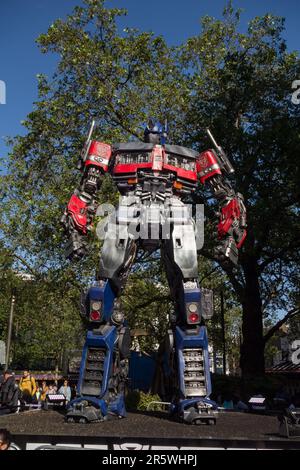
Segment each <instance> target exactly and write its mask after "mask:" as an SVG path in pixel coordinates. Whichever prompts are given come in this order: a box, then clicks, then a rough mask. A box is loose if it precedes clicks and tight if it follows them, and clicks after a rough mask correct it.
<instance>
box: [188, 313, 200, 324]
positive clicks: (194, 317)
mask: <svg viewBox="0 0 300 470" xmlns="http://www.w3.org/2000/svg"><path fill="white" fill-rule="evenodd" d="M199 320H200V317H199V315H198V313H190V314H189V322H190V323H198V322H199Z"/></svg>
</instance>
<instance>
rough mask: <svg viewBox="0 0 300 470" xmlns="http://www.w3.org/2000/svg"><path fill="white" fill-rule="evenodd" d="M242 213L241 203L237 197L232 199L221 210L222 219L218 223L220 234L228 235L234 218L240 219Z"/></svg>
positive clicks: (221, 236)
mask: <svg viewBox="0 0 300 470" xmlns="http://www.w3.org/2000/svg"><path fill="white" fill-rule="evenodd" d="M240 215H241V211H240V207H239V203H238V201H237V199H231V201H230V202H229V203H228V204H227V205H226V206H225V207H222V210H221V220H220V222H219V224H218V236H219V238H223V237H224V236H225V235H227V233H228V231H229V229H230V228H231V226H232V224H233V222H234V220H236V219H239V218H240Z"/></svg>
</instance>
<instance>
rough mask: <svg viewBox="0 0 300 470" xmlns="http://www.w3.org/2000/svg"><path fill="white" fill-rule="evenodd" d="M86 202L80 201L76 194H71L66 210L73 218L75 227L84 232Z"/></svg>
mask: <svg viewBox="0 0 300 470" xmlns="http://www.w3.org/2000/svg"><path fill="white" fill-rule="evenodd" d="M86 207H87V204H86V202H84V201H82V200H81V199H80V198H79V197H78V196H76V194H73V195H72V197H71V199H70V201H69V204H68V207H67V210H68V213H69V214H70V215H71V217H72V219H73V220H74V223H75V227H76V228H78V229H79V230H80V231H81V232H82V233H86V226H87V216H86Z"/></svg>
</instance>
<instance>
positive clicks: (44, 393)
mask: <svg viewBox="0 0 300 470" xmlns="http://www.w3.org/2000/svg"><path fill="white" fill-rule="evenodd" d="M48 392H49V387H48V385H47V382H46V380H43V382H42V393H41V401H45V400H46V397H47V394H48Z"/></svg>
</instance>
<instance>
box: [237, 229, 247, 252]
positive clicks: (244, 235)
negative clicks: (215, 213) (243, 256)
mask: <svg viewBox="0 0 300 470" xmlns="http://www.w3.org/2000/svg"><path fill="white" fill-rule="evenodd" d="M246 237H247V230H244V233H243V235H242V238H241V239H240V241H239V242H238V243H237V245H236V246H237V248H241V246H242V245H243V243H244V241H245V239H246Z"/></svg>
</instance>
